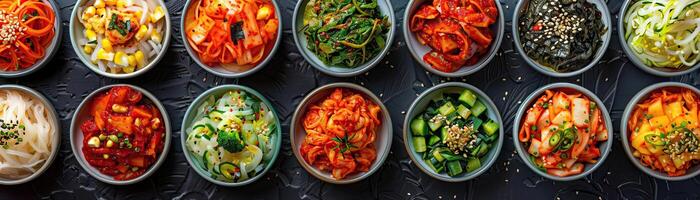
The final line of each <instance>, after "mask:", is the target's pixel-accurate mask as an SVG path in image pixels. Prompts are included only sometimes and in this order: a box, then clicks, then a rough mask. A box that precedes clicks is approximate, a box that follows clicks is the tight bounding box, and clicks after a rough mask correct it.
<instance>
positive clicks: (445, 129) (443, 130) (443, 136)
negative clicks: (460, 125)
mask: <svg viewBox="0 0 700 200" xmlns="http://www.w3.org/2000/svg"><path fill="white" fill-rule="evenodd" d="M448 130H449V127H447V126H443V127H442V128H441V129H440V139H441V140H442V141H445V139H447V134H449V132H448Z"/></svg>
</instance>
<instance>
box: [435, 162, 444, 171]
mask: <svg viewBox="0 0 700 200" xmlns="http://www.w3.org/2000/svg"><path fill="white" fill-rule="evenodd" d="M433 166H435V169H436V171H435V172H437V173H442V171H445V163H444V162H441V163H438V164H433Z"/></svg>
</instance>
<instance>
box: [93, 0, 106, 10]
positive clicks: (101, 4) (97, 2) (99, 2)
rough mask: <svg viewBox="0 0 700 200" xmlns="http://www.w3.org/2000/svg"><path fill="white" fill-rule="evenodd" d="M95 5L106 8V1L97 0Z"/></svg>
mask: <svg viewBox="0 0 700 200" xmlns="http://www.w3.org/2000/svg"><path fill="white" fill-rule="evenodd" d="M94 5H95V8H104V7H105V1H104V0H96V1H95V4H94Z"/></svg>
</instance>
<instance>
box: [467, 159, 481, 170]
mask: <svg viewBox="0 0 700 200" xmlns="http://www.w3.org/2000/svg"><path fill="white" fill-rule="evenodd" d="M479 167H481V161H479V159H478V158H469V159H467V172H473V171H475V170H477V169H479Z"/></svg>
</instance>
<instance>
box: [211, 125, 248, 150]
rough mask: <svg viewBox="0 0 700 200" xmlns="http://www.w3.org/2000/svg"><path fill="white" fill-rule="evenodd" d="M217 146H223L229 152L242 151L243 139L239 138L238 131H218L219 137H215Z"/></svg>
mask: <svg viewBox="0 0 700 200" xmlns="http://www.w3.org/2000/svg"><path fill="white" fill-rule="evenodd" d="M216 142H218V143H219V146H221V147H224V149H226V151H229V152H231V153H236V152H240V151H243V147H245V144H243V140H241V134H240V133H238V131H233V130H232V131H219V137H218V138H217V139H216Z"/></svg>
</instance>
